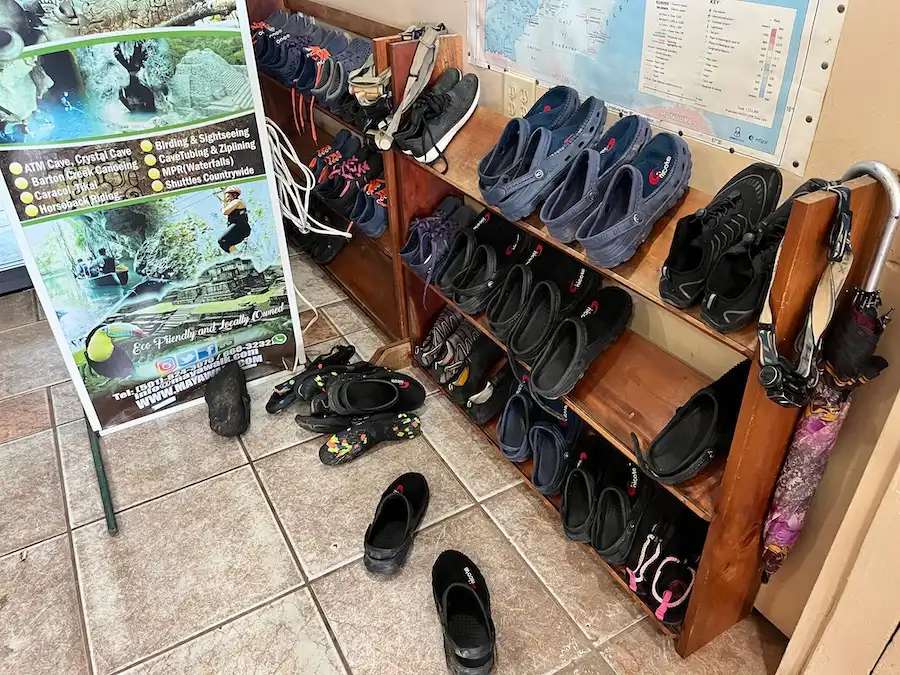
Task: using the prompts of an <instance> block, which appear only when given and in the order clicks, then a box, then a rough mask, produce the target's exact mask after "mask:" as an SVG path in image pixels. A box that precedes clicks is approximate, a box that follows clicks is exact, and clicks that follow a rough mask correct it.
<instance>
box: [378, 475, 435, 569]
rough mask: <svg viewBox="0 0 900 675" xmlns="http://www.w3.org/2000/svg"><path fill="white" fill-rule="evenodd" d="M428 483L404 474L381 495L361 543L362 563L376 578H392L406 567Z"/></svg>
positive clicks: (428, 494)
mask: <svg viewBox="0 0 900 675" xmlns="http://www.w3.org/2000/svg"><path fill="white" fill-rule="evenodd" d="M429 497H430V492H429V489H428V481H427V480H425V476H423V475H422V474H420V473H405V474H403V475H402V476H400V477H399V478H397V479H395V480H394V481H393V482H392V483H391V486H390V487H389V488H388V489H387V490H385V491H384V492H383V493H382V495H381V500H380V501H379V502H378V507H377V508H376V509H375V517H374V518H373V519H372V523H371V525H369V527H368V528H367V529H366V536H365V539H364V540H363V546H364V551H365V553H364V555H363V563H364V564H365V566H366V569H367V570H369V571H370V572H374V573H376V574H384V575H388V576H390V575H393V574H396V573H397V572H398V571H400V568H401V567H403V565H404V564H405V563H406V559H407V558H408V557H409V552H410V549H411V548H412V543H413V538H414V537H415V536H416V531H417V530H418V529H419V525H420V524H421V523H422V518H424V517H425V512H426V511H427V510H428V500H429Z"/></svg>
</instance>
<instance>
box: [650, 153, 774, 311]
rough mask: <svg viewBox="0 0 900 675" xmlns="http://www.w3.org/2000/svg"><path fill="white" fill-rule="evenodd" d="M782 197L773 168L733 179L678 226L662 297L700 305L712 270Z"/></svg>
mask: <svg viewBox="0 0 900 675" xmlns="http://www.w3.org/2000/svg"><path fill="white" fill-rule="evenodd" d="M780 197H781V173H780V172H779V171H778V169H777V168H776V167H774V166H772V165H770V164H763V163H757V164H751V165H750V166H748V167H747V168H746V169H744V170H743V171H741V172H740V173H738V174H737V175H736V176H734V178H732V179H731V180H730V181H728V183H727V184H726V185H725V187H723V188H722V189H721V190H719V192H718V193H717V194H716V196H715V197H713V199H712V201H711V202H710V203H709V205H708V206H706V207H705V208H702V209H700V210H699V211H697V212H696V213H694V214H692V215H690V216H685V217H684V218H682V219H681V220H679V221H678V225H677V226H676V228H675V235H674V237H673V238H672V246H671V247H670V248H669V257H668V258H666V262H665V263H664V264H663V267H662V273H661V276H660V279H659V294H660V296H662V299H663V300H665V301H666V302H668V303H669V304H670V305H674V306H675V307H680V308H681V309H684V308H686V307H691V306H692V305H695V304H697V303H698V302H699V301H700V298H701V297H702V295H703V289H704V288H705V287H706V280H707V278H708V277H709V273H710V271H711V270H712V268H713V266H714V265H715V264H716V262H717V261H718V260H719V258H720V257H721V255H722V254H723V253H725V251H726V250H728V249H729V248H730V247H731V246H734V244H736V243H737V242H739V241H740V240H741V238H742V237H743V236H744V233H745V232H747V231H748V230H749V229H750V228H751V227H752V226H753V225H754V224H756V223H758V222H759V221H760V220H762V219H763V218H765V217H766V216H768V215H769V214H770V213H771V212H772V211H773V210H774V209H775V206H776V205H777V204H778V200H779V198H780Z"/></svg>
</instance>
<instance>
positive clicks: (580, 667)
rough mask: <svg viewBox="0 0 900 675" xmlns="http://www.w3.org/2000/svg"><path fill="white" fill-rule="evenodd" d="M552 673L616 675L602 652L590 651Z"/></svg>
mask: <svg viewBox="0 0 900 675" xmlns="http://www.w3.org/2000/svg"><path fill="white" fill-rule="evenodd" d="M553 675H616V671H614V670H613V669H612V668H611V667H610V665H609V664H608V663H607V662H606V660H605V659H604V658H603V655H602V654H599V653H597V652H591V653H590V654H588V655H587V656H583V657H581V658H580V659H578V660H577V661H575V662H573V663H570V664H569V665H568V666H566V667H565V668H563V669H562V670H560V671H559V672H556V673H554V674H553Z"/></svg>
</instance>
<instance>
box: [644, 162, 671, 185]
mask: <svg viewBox="0 0 900 675" xmlns="http://www.w3.org/2000/svg"><path fill="white" fill-rule="evenodd" d="M671 166H672V155H669V156H668V157H666V162H665V164H663V168H662V170H661V171H657V170H656V169H653V170H652V171H651V172H650V178H649V180H650V185H658V184H659V181H661V180H662V179H663V178H665V177H666V176H667V175H668V173H669V168H670V167H671Z"/></svg>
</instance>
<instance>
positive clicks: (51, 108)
mask: <svg viewBox="0 0 900 675" xmlns="http://www.w3.org/2000/svg"><path fill="white" fill-rule="evenodd" d="M10 2H11V3H12V5H13V6H14V7H13V11H12V14H13V15H15V17H17V18H18V20H17V21H15V22H13V23H14V30H8V31H7V32H8V35H9V41H8V42H7V43H6V44H5V46H3V47H0V99H2V102H0V172H2V176H3V183H4V184H5V187H6V189H5V190H2V193H3V194H2V195H0V197H2V199H3V200H4V207H5V210H6V211H7V213H8V215H9V218H10V222H11V226H12V229H13V231H14V233H15V235H16V239H17V242H18V244H19V247H20V249H21V252H22V257H23V258H24V260H25V263H26V266H27V268H28V271H29V274H30V275H31V278H32V282H33V284H34V286H35V290H36V292H37V294H38V297H39V299H40V302H41V305H42V307H43V309H44V312H45V314H46V316H47V320H48V322H49V323H50V326H51V328H52V330H53V333H54V336H55V337H56V340H57V342H58V344H59V347H60V349H61V351H62V353H63V357H64V359H65V361H66V365H67V367H68V369H69V372H70V374H71V375H72V379H73V382H74V384H75V387H76V390H77V391H78V394H79V398H80V400H81V403H82V405H83V406H84V408H85V412H86V414H87V417H88V419H89V421H90V423H91V425H92V427H93V428H94V429H95V430H97V431H104V432H105V431H110V430H113V429H115V428H117V427H122V426H123V425H131V424H134V423H136V422H137V421H139V420H143V419H147V418H149V417H151V416H154V417H155V416H158V415H161V414H165V413H167V412H170V411H172V410H175V409H177V408H179V407H180V406H181V405H183V404H186V403H188V402H190V401H194V400H196V399H197V398H198V397H202V394H203V387H202V385H203V384H204V383H205V382H206V381H207V380H208V379H210V378H211V377H212V376H213V375H215V373H216V372H218V371H219V370H220V369H221V368H222V366H223V365H224V364H225V363H227V362H230V361H237V362H238V363H240V364H241V366H242V367H243V368H244V369H245V371H246V373H247V376H248V379H255V378H257V377H261V376H264V375H267V374H269V373H271V372H273V370H275V369H278V370H280V369H282V368H283V367H284V366H285V365H288V366H290V365H292V364H293V363H294V361H295V359H296V358H299V359H301V360H302V359H303V345H302V338H301V336H300V331H299V321H298V315H297V307H296V302H295V299H294V293H293V282H292V280H291V276H290V266H289V262H288V253H287V246H286V243H285V239H284V233H283V231H282V227H281V222H280V221H281V217H280V211H279V209H278V206H277V204H278V202H277V199H276V194H275V192H274V185H273V184H272V179H271V176H272V172H271V167H270V158H269V156H268V150H267V149H266V146H265V131H264V129H265V127H264V120H263V116H262V104H261V97H260V93H259V84H258V82H257V81H256V73H255V68H254V67H253V61H252V55H251V56H250V60H249V64H248V57H247V55H248V54H249V53H250V51H252V49H250V48H249V31H248V26H247V17H246V9H245V7H244V6H243V2H238V3H235V2H231V1H229V0H222V1H219V2H212V3H209V2H203V3H195V2H187V1H185V2H179V1H177V0H176V1H175V2H172V3H167V4H165V5H158V3H151V2H150V0H140V1H139V2H131V3H128V4H127V7H126V4H125V3H103V4H102V5H101V4H99V3H97V4H93V3H87V2H77V1H76V2H75V3H74V4H73V7H74V11H75V12H76V13H80V15H81V16H83V17H84V18H85V19H86V20H85V21H78V22H73V23H62V22H57V21H55V20H53V17H40V18H38V17H36V16H35V15H34V14H32V13H27V12H25V11H24V10H22V12H21V14H18V12H17V11H15V10H16V8H20V6H19V5H17V4H16V2H15V1H14V0H10ZM120 5H121V6H120ZM142 5H146V7H144V8H143V9H144V10H145V11H141V6H142ZM87 19H90V20H87ZM98 27H102V30H97V28H98ZM242 27H243V28H244V30H243V32H242V31H241V28H242Z"/></svg>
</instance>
